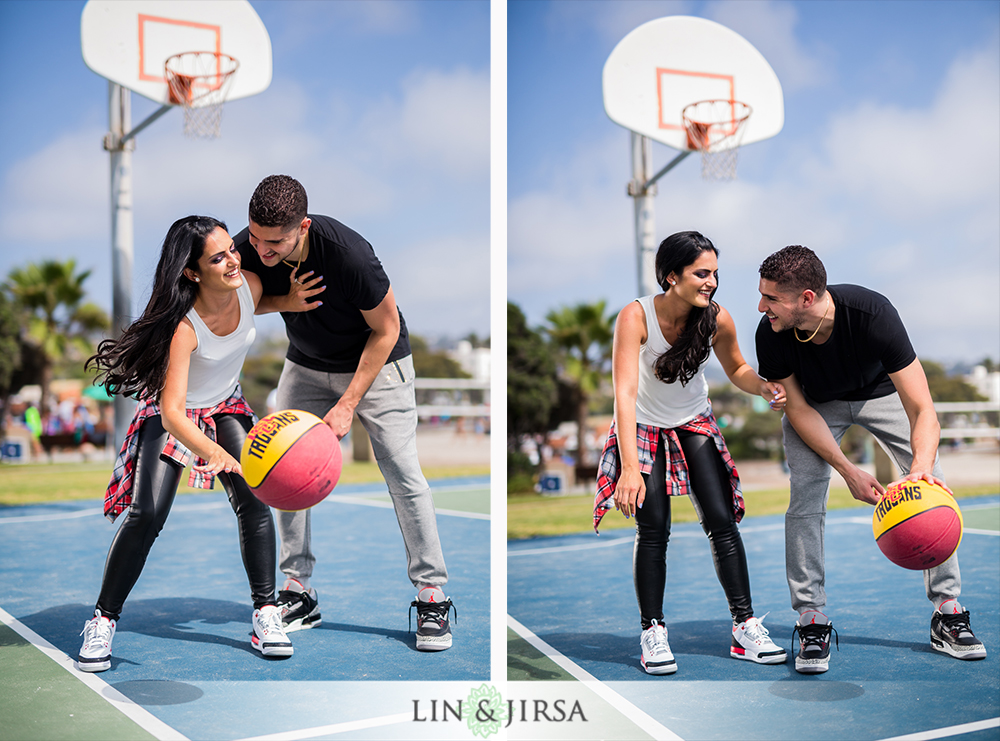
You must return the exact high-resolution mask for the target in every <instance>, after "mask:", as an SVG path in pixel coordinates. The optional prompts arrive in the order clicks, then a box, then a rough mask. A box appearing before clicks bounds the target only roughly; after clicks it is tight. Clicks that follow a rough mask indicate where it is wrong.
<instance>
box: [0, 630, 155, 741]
mask: <svg viewBox="0 0 1000 741" xmlns="http://www.w3.org/2000/svg"><path fill="white" fill-rule="evenodd" d="M0 675H2V676H3V678H4V679H3V685H4V689H3V692H0V718H3V719H4V720H3V723H2V724H0V739H3V740H4V741H7V740H8V739H9V740H10V741H21V740H22V739H63V740H65V741H77V740H79V741H84V740H85V739H86V740H90V739H93V740H94V741H118V740H119V739H121V741H133V740H135V741H138V740H139V739H147V738H148V739H152V738H155V737H154V736H152V735H150V734H149V733H147V732H146V731H145V730H143V729H142V728H141V727H140V726H139V725H137V724H136V723H134V722H133V721H132V720H131V719H129V718H128V717H126V716H125V715H123V714H122V713H120V712H119V711H118V710H116V709H115V708H114V707H113V706H111V705H109V704H108V703H106V702H105V701H104V700H103V699H102V698H101V697H100V695H98V694H97V693H96V692H95V691H94V690H92V689H91V688H90V687H88V686H86V685H84V684H82V683H81V682H80V680H79V679H78V678H77V677H74V676H73V675H71V674H70V673H69V672H67V671H66V670H65V669H63V668H62V667H61V666H59V665H58V664H57V663H56V662H54V661H53V660H52V659H50V658H49V657H48V656H46V655H45V654H44V653H42V652H41V651H40V650H39V649H37V648H35V647H34V646H32V645H31V644H30V643H29V642H28V641H26V640H25V639H24V638H22V637H21V636H19V635H18V634H17V633H15V632H14V631H13V630H12V629H11V628H9V627H7V626H6V625H4V624H2V623H0Z"/></svg>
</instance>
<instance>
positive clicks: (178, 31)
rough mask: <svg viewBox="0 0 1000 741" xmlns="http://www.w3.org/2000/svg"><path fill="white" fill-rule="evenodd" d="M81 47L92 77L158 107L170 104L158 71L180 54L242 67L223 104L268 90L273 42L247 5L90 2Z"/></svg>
mask: <svg viewBox="0 0 1000 741" xmlns="http://www.w3.org/2000/svg"><path fill="white" fill-rule="evenodd" d="M80 43H81V48H82V51H83V61H84V62H85V63H86V64H87V66H88V67H89V68H90V69H91V70H93V71H94V72H96V73H97V74H99V75H101V76H102V77H106V78H107V79H109V80H111V81H112V82H115V83H117V84H119V85H121V86H122V87H124V88H128V89H129V90H132V91H134V92H137V93H139V94H140V95H142V96H144V97H146V98H149V99H150V100H153V101H155V102H157V103H161V104H166V103H169V102H171V101H170V100H169V94H168V86H167V82H166V78H165V77H164V71H163V65H164V63H165V61H166V60H167V58H168V57H170V56H172V55H174V54H179V53H181V52H213V53H215V54H228V55H229V56H231V57H233V58H235V59H236V61H237V62H239V68H238V70H237V72H236V73H235V74H234V75H233V80H232V85H231V87H230V88H229V90H228V94H227V98H228V100H235V99H237V98H245V97H248V96H250V95H256V94H257V93H260V92H263V91H264V90H266V89H267V87H268V85H270V84H271V39H270V37H269V36H268V35H267V29H266V28H265V27H264V23H263V22H262V21H261V19H260V17H259V16H258V15H257V13H256V11H254V9H253V7H252V6H251V5H250V3H249V2H246V0H127V1H125V0H89V2H88V3H87V4H86V5H85V6H84V8H83V16H82V18H81V21H80ZM194 105H195V106H197V105H198V103H197V102H196V103H194Z"/></svg>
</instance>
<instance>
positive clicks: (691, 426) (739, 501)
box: [594, 410, 746, 535]
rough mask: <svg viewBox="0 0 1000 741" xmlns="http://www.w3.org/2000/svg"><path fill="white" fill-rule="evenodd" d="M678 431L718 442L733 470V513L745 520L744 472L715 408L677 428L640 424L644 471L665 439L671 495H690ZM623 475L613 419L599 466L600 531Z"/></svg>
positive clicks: (641, 467) (597, 508)
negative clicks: (742, 472)
mask: <svg viewBox="0 0 1000 741" xmlns="http://www.w3.org/2000/svg"><path fill="white" fill-rule="evenodd" d="M676 430H686V431H688V432H695V433H697V434H699V435H706V436H708V437H710V438H712V442H714V443H715V447H716V449H717V450H718V451H719V455H721V456H722V461H723V463H725V464H726V470H727V471H728V472H729V482H730V484H732V487H733V512H734V513H735V515H736V521H737V522H739V521H740V520H742V519H743V514H744V513H745V512H746V507H745V506H744V503H743V490H742V488H741V487H740V475H739V473H738V472H737V471H736V465H735V464H734V463H733V457H732V456H731V455H730V454H729V450H728V449H727V448H726V441H725V440H723V438H722V432H721V431H720V430H719V425H718V423H717V422H716V421H715V415H713V414H712V412H711V410H709V411H708V412H706V413H705V414H701V415H699V416H697V417H695V418H694V419H692V420H691V421H690V422H686V423H685V424H682V425H681V426H680V427H676V428H665V427H654V426H652V425H642V424H637V425H636V426H635V437H636V447H637V448H638V450H639V470H640V472H642V473H645V474H648V473H649V472H650V471H651V470H652V469H653V459H654V458H656V450H657V447H658V446H659V444H660V440H661V439H663V440H665V441H666V443H667V451H666V453H667V456H666V457H667V482H666V483H667V494H668V495H670V496H672V497H673V496H687V495H688V494H689V493H690V491H691V482H690V477H689V475H688V467H687V460H686V459H685V458H684V450H683V449H682V448H681V443H680V439H679V438H678V437H677V432H676ZM620 475H621V457H620V456H619V454H618V435H617V433H616V432H615V423H614V422H613V421H612V423H611V429H610V430H609V431H608V439H607V442H606V443H605V444H604V451H603V452H602V453H601V462H600V465H599V466H598V469H597V495H596V497H595V498H594V532H595V533H598V530H597V527H598V525H600V524H601V518H602V517H604V515H605V514H607V512H608V510H609V509H614V506H615V503H614V495H615V487H616V486H617V484H618V477H619V476H620ZM598 535H600V533H598Z"/></svg>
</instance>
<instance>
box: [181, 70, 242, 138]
mask: <svg viewBox="0 0 1000 741" xmlns="http://www.w3.org/2000/svg"><path fill="white" fill-rule="evenodd" d="M239 66H240V63H239V62H237V61H236V60H235V59H233V58H232V57H231V56H229V55H228V54H217V53H216V52H214V51H188V52H184V53H182V54H174V55H173V56H172V57H170V58H168V59H167V61H166V62H164V65H163V69H164V75H165V77H166V78H167V86H168V88H169V100H170V102H171V103H172V104H173V105H181V106H184V136H187V137H191V138H205V139H214V138H216V137H218V136H219V131H220V129H221V128H222V107H223V105H224V104H225V102H226V96H227V95H228V94H229V86H230V84H231V83H232V81H233V76H234V75H235V72H236V70H237V69H239Z"/></svg>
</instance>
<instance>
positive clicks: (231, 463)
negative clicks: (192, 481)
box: [193, 446, 243, 476]
mask: <svg viewBox="0 0 1000 741" xmlns="http://www.w3.org/2000/svg"><path fill="white" fill-rule="evenodd" d="M193 468H194V470H195V471H197V472H198V473H210V474H212V475H215V474H217V473H223V472H224V473H235V474H236V475H237V476H242V475H243V468H242V467H241V466H240V462H239V461H238V460H236V459H235V458H233V456H231V455H229V453H227V452H226V451H225V450H224V449H223V448H222V446H219V449H218V450H214V451H212V454H211V455H210V456H209V457H208V460H207V462H206V463H205V465H203V466H194V467H193Z"/></svg>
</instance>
